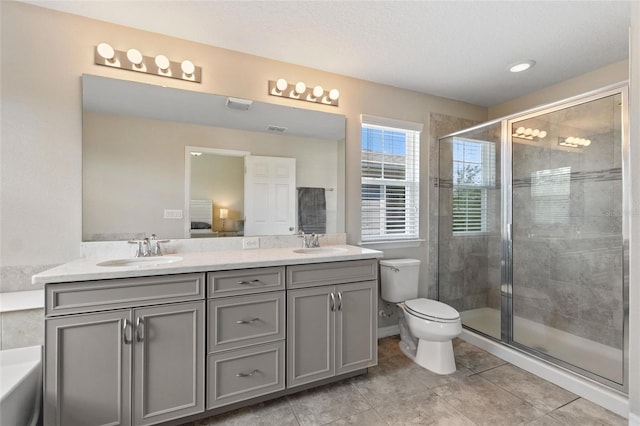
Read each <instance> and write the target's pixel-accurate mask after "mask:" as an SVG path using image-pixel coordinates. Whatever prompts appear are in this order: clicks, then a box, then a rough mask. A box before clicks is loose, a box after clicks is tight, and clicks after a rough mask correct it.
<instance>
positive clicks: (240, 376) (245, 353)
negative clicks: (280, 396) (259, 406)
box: [207, 340, 285, 409]
mask: <svg viewBox="0 0 640 426" xmlns="http://www.w3.org/2000/svg"><path fill="white" fill-rule="evenodd" d="M284 386H285V385H284V340H281V341H278V342H273V343H266V344H264V345H259V346H252V347H250V348H244V349H238V350H234V351H227V352H221V353H218V354H214V355H209V357H208V360H207V409H211V408H216V407H221V406H223V405H228V404H232V403H234V402H238V401H243V400H245V399H250V398H255V397H257V396H261V395H266V394H268V393H272V392H276V391H279V390H283V389H284Z"/></svg>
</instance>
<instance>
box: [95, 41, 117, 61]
mask: <svg viewBox="0 0 640 426" xmlns="http://www.w3.org/2000/svg"><path fill="white" fill-rule="evenodd" d="M98 55H100V56H101V57H102V58H103V59H106V60H107V61H111V60H113V57H114V56H115V55H116V52H115V50H113V47H111V45H110V44H109V43H100V44H99V45H98Z"/></svg>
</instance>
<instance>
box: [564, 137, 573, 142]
mask: <svg viewBox="0 0 640 426" xmlns="http://www.w3.org/2000/svg"><path fill="white" fill-rule="evenodd" d="M574 139H575V138H574V137H573V136H569V137H568V138H566V139H565V140H564V141H565V142H566V143H575V142H574Z"/></svg>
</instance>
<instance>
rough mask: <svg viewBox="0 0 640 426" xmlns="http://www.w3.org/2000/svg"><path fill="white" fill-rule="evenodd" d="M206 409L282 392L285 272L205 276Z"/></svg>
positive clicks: (273, 269)
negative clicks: (206, 318)
mask: <svg viewBox="0 0 640 426" xmlns="http://www.w3.org/2000/svg"><path fill="white" fill-rule="evenodd" d="M208 288H209V297H210V299H209V300H208V302H207V309H208V321H207V325H208V330H207V336H208V352H209V355H208V356H207V409H216V408H219V407H223V406H225V405H229V404H233V403H237V402H240V401H245V400H248V399H251V398H256V397H260V396H264V395H267V394H270V393H274V392H278V391H282V390H284V389H285V380H284V371H285V370H284V365H285V340H284V339H285V326H286V322H285V291H284V288H285V268H284V267H283V266H278V267H267V268H253V269H240V270H234V271H216V272H210V273H209V274H208Z"/></svg>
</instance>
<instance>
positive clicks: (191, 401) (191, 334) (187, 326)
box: [133, 301, 205, 425]
mask: <svg viewBox="0 0 640 426" xmlns="http://www.w3.org/2000/svg"><path fill="white" fill-rule="evenodd" d="M133 313H134V316H133V317H134V322H135V326H134V333H133V335H134V336H133V340H134V346H133V358H134V371H133V401H134V402H133V405H134V412H133V419H134V424H135V425H151V424H156V423H161V422H165V421H168V420H171V419H176V418H179V417H183V416H187V415H190V414H197V413H201V412H203V411H204V362H205V351H204V347H205V346H204V339H205V336H204V301H201V302H189V303H175V304H170V305H163V306H155V307H149V308H140V309H135V310H134V311H133Z"/></svg>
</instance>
